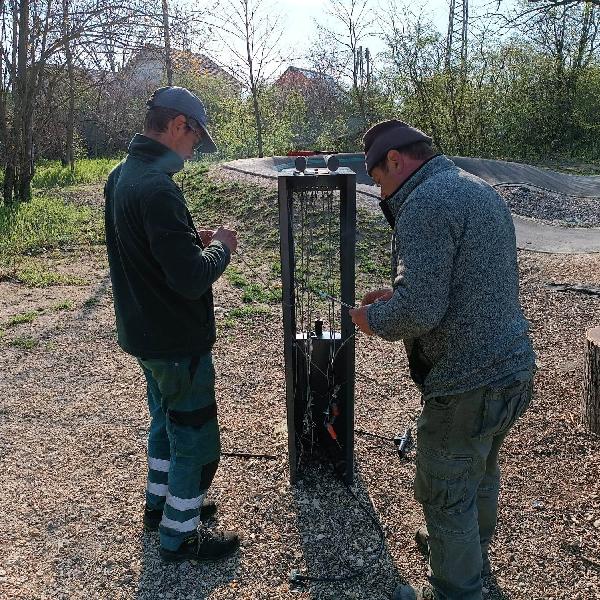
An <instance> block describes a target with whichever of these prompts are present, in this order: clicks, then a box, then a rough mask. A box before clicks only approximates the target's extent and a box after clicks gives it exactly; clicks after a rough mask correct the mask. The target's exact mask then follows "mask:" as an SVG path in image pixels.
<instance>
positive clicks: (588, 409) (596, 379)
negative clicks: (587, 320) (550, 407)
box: [581, 327, 600, 435]
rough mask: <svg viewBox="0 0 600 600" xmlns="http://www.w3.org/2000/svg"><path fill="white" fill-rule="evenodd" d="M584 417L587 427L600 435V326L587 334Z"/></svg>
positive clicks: (582, 405)
mask: <svg viewBox="0 0 600 600" xmlns="http://www.w3.org/2000/svg"><path fill="white" fill-rule="evenodd" d="M585 338H586V342H585V356H584V367H583V401H582V403H581V412H582V419H583V424H584V426H585V428H586V429H587V430H588V431H590V432H591V433H596V434H598V435H600V327H594V328H593V329H590V330H588V331H587V332H586V335H585Z"/></svg>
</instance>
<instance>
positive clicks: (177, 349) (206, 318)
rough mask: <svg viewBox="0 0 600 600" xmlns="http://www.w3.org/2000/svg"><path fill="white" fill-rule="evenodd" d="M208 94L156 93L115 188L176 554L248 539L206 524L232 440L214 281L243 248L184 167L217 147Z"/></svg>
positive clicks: (119, 248) (127, 308)
mask: <svg viewBox="0 0 600 600" xmlns="http://www.w3.org/2000/svg"><path fill="white" fill-rule="evenodd" d="M206 122H207V117H206V112H205V110H204V106H203V104H202V102H201V101H200V99H199V98H197V97H196V96H195V95H194V94H192V93H191V92H189V91H188V90H186V89H184V88H180V87H166V88H160V89H158V90H156V91H155V92H154V94H153V96H152V97H151V98H150V100H149V101H148V110H147V112H146V118H145V124H144V134H143V135H141V134H136V135H135V137H134V138H133V140H132V141H131V143H130V145H129V150H128V156H127V158H126V159H125V160H124V161H123V162H121V163H120V164H119V165H118V166H117V167H116V168H115V169H114V170H113V171H112V172H111V173H110V175H109V177H108V181H107V183H106V186H105V188H104V196H105V199H106V208H105V225H106V245H107V249H108V261H109V265H110V276H111V280H112V288H113V297H114V305H115V315H116V322H117V336H118V342H119V345H120V346H121V348H123V350H125V352H128V353H129V354H132V355H133V356H135V357H136V358H137V359H138V362H139V364H140V366H141V368H142V370H143V372H144V375H145V377H146V381H147V395H148V408H149V410H150V417H151V423H150V432H149V435H148V482H147V488H146V508H145V511H144V527H145V528H146V530H149V531H156V530H159V532H160V554H161V556H162V557H163V559H165V560H167V561H179V560H185V559H188V558H192V559H195V560H215V559H219V558H222V557H225V556H227V555H229V554H231V553H232V552H234V551H235V550H236V549H237V547H238V546H239V540H238V537H237V536H236V535H235V534H233V533H227V532H220V533H215V532H212V531H209V530H208V529H207V528H206V527H204V526H202V520H204V519H207V518H208V517H210V515H211V514H213V513H214V512H215V510H216V506H215V504H214V502H205V496H206V492H207V490H208V488H209V486H210V484H211V482H212V480H213V477H214V475H215V473H216V470H217V466H218V464H219V457H220V441H219V426H218V422H217V406H216V402H215V385H214V383H215V373H214V368H213V363H212V354H211V349H212V346H213V344H214V343H215V339H216V328H215V318H214V311H213V297H212V288H211V286H212V284H213V283H214V282H215V281H216V280H217V279H218V278H219V277H220V276H221V275H222V273H223V271H224V270H225V268H226V267H227V265H228V263H229V261H230V258H231V253H232V252H234V251H235V249H236V247H237V234H236V232H235V231H234V230H232V229H229V228H227V227H219V228H218V229H216V230H215V231H210V230H200V231H197V230H196V229H195V227H194V223H193V222H192V217H191V215H190V213H189V211H188V209H187V207H186V203H185V199H184V197H183V194H182V193H181V190H180V189H179V188H178V186H177V185H176V184H175V183H174V182H173V179H172V176H173V174H174V173H176V172H177V171H180V170H181V169H182V168H183V162H184V160H185V159H187V158H191V157H192V156H193V153H194V148H196V149H198V150H199V151H201V152H214V151H215V150H216V146H215V144H214V142H213V141H212V139H211V137H210V135H209V133H208V131H207V129H206Z"/></svg>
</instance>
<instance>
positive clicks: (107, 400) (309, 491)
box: [0, 249, 600, 600]
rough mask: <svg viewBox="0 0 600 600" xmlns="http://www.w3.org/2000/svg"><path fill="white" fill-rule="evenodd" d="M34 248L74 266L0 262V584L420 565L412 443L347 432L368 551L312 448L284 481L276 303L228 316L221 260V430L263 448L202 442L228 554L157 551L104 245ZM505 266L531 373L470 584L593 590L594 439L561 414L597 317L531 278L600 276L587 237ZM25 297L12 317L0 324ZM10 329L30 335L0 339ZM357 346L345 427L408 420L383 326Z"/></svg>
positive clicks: (407, 569) (232, 585) (396, 427)
mask: <svg viewBox="0 0 600 600" xmlns="http://www.w3.org/2000/svg"><path fill="white" fill-rule="evenodd" d="M42 258H43V259H44V260H46V261H47V264H48V265H49V266H50V268H52V269H55V270H61V269H67V268H76V269H77V272H78V274H80V275H81V276H86V277H87V279H88V280H89V282H90V283H89V285H82V286H77V287H75V286H71V287H60V288H59V287H54V288H47V289H28V288H26V287H24V286H22V285H19V284H16V283H14V282H10V281H4V282H0V327H3V328H4V330H5V333H4V335H3V337H2V338H1V339H0V361H1V364H2V365H3V369H2V377H0V397H1V398H2V405H1V409H0V488H1V489H2V494H1V495H0V515H1V518H2V524H3V526H2V528H1V529H0V553H1V555H2V560H1V561H0V563H1V566H0V598H3V599H4V598H6V599H7V600H8V599H10V600H12V599H17V598H18V599H26V600H77V599H82V600H83V599H85V600H91V599H99V600H112V599H128V600H155V599H171V600H188V599H190V598H194V599H201V598H202V599H204V598H210V599H213V600H228V599H241V600H272V599H276V600H277V599H286V600H290V599H294V598H297V599H299V600H309V599H310V600H344V599H356V600H359V599H360V600H384V599H387V598H390V597H391V593H392V591H393V589H394V586H395V584H396V583H397V582H398V581H406V580H408V581H411V582H424V581H425V573H426V564H425V561H424V559H423V558H422V557H421V556H420V555H419V553H418V551H417V549H416V546H415V544H414V542H413V535H414V531H415V530H416V528H417V527H418V525H419V524H420V523H421V519H422V516H421V510H420V507H419V506H418V504H417V503H416V502H415V501H414V499H413V494H412V487H411V486H412V479H413V476H414V469H415V467H414V450H413V451H411V452H410V453H409V455H408V457H407V459H403V460H400V459H399V458H398V456H397V454H396V451H395V448H394V446H393V444H392V443H391V442H387V441H385V440H381V439H377V438H373V437H369V436H364V435H357V436H356V479H355V484H354V486H353V490H354V493H355V495H356V496H357V497H358V499H359V500H360V501H361V503H362V504H364V505H365V506H366V507H367V509H368V510H369V511H371V514H372V515H373V516H374V517H375V518H376V520H377V521H378V522H379V524H380V525H381V527H382V528H383V530H384V532H385V538H384V545H383V547H382V549H381V552H380V551H379V545H380V539H381V538H380V535H379V533H378V531H377V528H376V527H374V525H373V524H372V522H371V521H370V520H369V519H368V518H367V517H366V515H365V514H364V512H363V510H362V509H361V508H360V507H359V506H358V504H357V500H356V499H355V498H353V497H352V496H351V495H350V494H349V493H348V491H347V490H346V488H345V487H344V486H343V485H342V484H340V483H339V482H338V481H336V479H335V478H334V477H333V475H332V472H331V469H330V468H329V467H328V466H327V464H323V465H322V466H320V467H319V466H316V467H314V468H313V469H312V470H310V471H309V472H308V473H307V476H306V478H305V479H304V480H303V481H302V483H300V484H298V485H297V486H295V487H291V486H290V485H289V483H288V465H287V434H286V429H285V401H284V381H283V358H282V334H281V332H282V326H281V311H280V307H278V306H272V307H270V313H269V314H268V315H259V316H256V317H254V318H253V319H252V320H244V319H236V320H234V321H235V322H234V325H233V326H231V319H227V316H228V315H229V314H230V312H231V310H232V309H233V308H236V307H239V306H240V305H241V301H240V298H239V295H240V294H239V290H238V289H235V288H233V287H231V286H230V284H229V283H228V282H227V281H224V280H220V281H219V282H218V285H217V287H216V290H215V297H216V299H217V303H218V305H219V307H220V309H219V311H218V313H219V315H220V317H219V318H220V321H219V323H220V334H219V342H218V344H217V346H216V348H215V362H216V370H217V382H218V389H217V395H218V403H219V419H220V423H221V426H222V446H223V450H224V451H244V452H257V453H263V454H271V455H274V456H275V457H276V458H275V460H260V459H249V460H244V459H240V458H235V457H227V456H224V457H223V459H222V461H221V466H220V469H219V471H218V473H217V476H216V479H215V482H214V485H213V488H212V489H211V496H212V497H213V498H215V499H216V500H217V502H218V503H219V512H218V514H217V519H216V522H215V525H216V526H218V527H219V528H229V529H235V530H238V531H239V532H240V534H241V535H242V537H243V544H242V548H241V551H240V552H239V553H238V554H236V555H235V556H234V557H232V558H231V559H229V560H227V561H225V562H222V563H216V564H194V563H190V562H188V563H184V564H181V565H167V564H163V563H162V562H161V560H160V558H159V556H158V539H157V536H156V534H148V533H144V532H143V530H142V507H143V493H144V485H145V437H146V433H147V428H148V416H147V408H146V406H145V400H144V383H143V377H142V375H141V373H140V370H139V367H138V366H137V364H136V362H135V360H134V359H133V358H131V357H129V356H127V355H125V354H123V353H122V352H121V351H120V350H119V349H118V347H117V346H116V343H115V331H114V318H113V312H112V304H111V302H112V300H111V295H110V287H109V285H108V273H107V267H106V263H105V259H104V253H103V250H102V249H99V250H98V252H95V253H82V254H73V255H71V256H69V257H67V258H68V260H64V262H61V263H59V262H57V258H56V257H53V256H51V255H48V256H46V257H42ZM63 259H64V257H63ZM40 260H41V259H40ZM246 260H248V261H249V263H251V264H253V260H252V258H251V257H250V258H248V257H246ZM73 265H76V267H73ZM237 266H238V268H239V269H240V270H241V271H245V270H246V267H245V266H244V265H243V264H239V265H237ZM520 267H521V275H522V281H521V284H522V299H523V303H524V307H525V312H526V316H527V317H528V318H529V319H530V321H531V324H532V335H533V340H534V344H535V348H536V351H537V352H538V355H539V361H538V362H539V373H538V375H537V378H536V382H535V400H534V403H533V406H532V407H531V408H530V410H528V412H527V413H526V414H525V415H524V417H523V418H522V419H521V421H520V422H519V424H518V425H517V427H516V429H515V430H514V432H513V434H512V435H511V436H510V437H509V438H508V439H507V442H506V445H505V448H504V453H503V455H502V469H503V486H502V491H501V508H500V515H499V527H498V536H497V539H496V541H495V543H494V544H493V547H492V551H491V558H492V565H493V570H494V577H493V578H492V579H490V580H487V581H486V582H485V586H486V588H485V589H486V592H485V598H486V599H487V598H490V599H494V600H496V599H500V598H511V599H513V600H542V599H544V600H546V599H550V598H552V599H554V600H558V599H565V600H566V599H569V600H590V599H594V598H600V439H599V438H598V437H594V436H591V435H589V434H587V433H586V432H585V431H583V430H582V428H581V426H580V425H579V410H580V407H579V405H580V398H581V390H580V387H581V373H582V349H583V339H584V332H585V330H586V329H588V328H590V327H592V326H595V325H598V322H599V320H600V304H599V300H598V298H597V297H592V296H584V295H578V294H575V293H571V292H568V293H559V292H555V291H552V290H549V289H548V288H547V287H546V285H545V283H546V282H548V281H556V282H558V281H573V282H574V281H585V282H587V283H589V284H593V285H599V284H600V255H574V256H565V255H560V256H558V255H548V254H534V253H527V252H522V253H520ZM247 275H248V276H250V275H251V274H250V273H247ZM265 276H266V274H265ZM61 299H70V300H72V302H73V304H72V306H71V307H70V309H69V310H59V309H57V308H56V306H57V302H58V301H59V300H61ZM37 309H39V310H38V316H37V317H36V318H35V319H34V320H33V321H32V322H31V323H21V324H18V325H13V326H10V327H9V326H7V323H8V321H9V319H10V318H11V317H12V316H14V315H16V314H19V313H23V312H26V311H31V310H37ZM227 321H228V322H227ZM25 337H28V338H31V339H33V340H36V341H37V345H35V346H34V347H32V348H31V349H29V350H26V349H23V348H22V347H19V346H15V345H13V343H14V342H15V341H16V340H18V339H23V338H25ZM356 365H357V366H356V369H357V378H356V427H357V428H359V429H362V430H365V431H368V432H372V433H375V434H378V435H382V436H387V437H392V436H394V435H395V434H396V433H397V432H403V431H404V429H405V427H406V426H408V425H410V424H412V423H414V420H415V418H416V416H417V415H418V413H419V409H420V400H419V395H418V392H417V390H416V388H415V386H414V385H413V384H412V383H411V381H410V379H409V377H408V374H407V364H406V358H405V355H404V351H403V350H402V345H401V344H389V343H386V342H384V341H382V340H376V339H367V338H366V337H364V336H358V337H357V350H356ZM373 563H375V564H373ZM361 568H362V569H365V571H364V573H363V575H362V576H361V577H358V578H355V579H352V580H351V581H346V582H339V583H329V584H325V583H309V584H308V585H307V586H306V587H294V586H290V584H289V582H288V577H289V575H290V573H291V572H292V571H294V570H298V571H300V572H301V573H303V574H307V573H308V574H310V575H313V576H325V577H327V576H337V575H340V574H343V573H348V572H349V569H361Z"/></svg>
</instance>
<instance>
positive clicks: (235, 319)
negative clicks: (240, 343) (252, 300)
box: [222, 304, 271, 327]
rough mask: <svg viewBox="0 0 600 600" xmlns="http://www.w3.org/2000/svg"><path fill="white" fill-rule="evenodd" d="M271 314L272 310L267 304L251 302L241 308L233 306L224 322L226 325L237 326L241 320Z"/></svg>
mask: <svg viewBox="0 0 600 600" xmlns="http://www.w3.org/2000/svg"><path fill="white" fill-rule="evenodd" d="M270 314H271V310H270V309H269V308H268V307H267V306H262V305H260V304H251V305H246V306H241V307H239V308H232V309H231V310H230V311H229V312H228V313H227V316H226V317H225V318H224V319H223V321H222V323H223V326H224V327H235V325H236V324H237V323H239V322H241V321H251V320H252V319H254V318H256V317H261V316H265V315H270Z"/></svg>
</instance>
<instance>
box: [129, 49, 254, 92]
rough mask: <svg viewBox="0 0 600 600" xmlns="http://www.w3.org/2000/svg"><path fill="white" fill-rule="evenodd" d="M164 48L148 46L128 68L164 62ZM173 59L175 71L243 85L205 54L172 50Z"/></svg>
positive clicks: (238, 85)
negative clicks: (189, 72)
mask: <svg viewBox="0 0 600 600" xmlns="http://www.w3.org/2000/svg"><path fill="white" fill-rule="evenodd" d="M164 53H165V50H164V48H162V47H160V46H156V45H154V44H146V45H145V46H144V47H143V48H141V49H140V51H139V52H138V53H137V54H136V55H135V56H134V57H133V58H132V59H131V60H130V61H129V64H128V67H129V68H132V67H135V66H136V65H139V64H140V63H143V62H144V61H147V60H161V61H163V60H164ZM171 59H172V61H173V69H174V70H175V71H177V70H188V71H193V72H195V73H196V74H199V75H202V74H204V75H211V76H212V77H220V78H222V79H225V80H226V81H227V82H228V83H230V84H232V85H233V86H235V87H240V86H241V85H242V84H241V83H240V81H238V80H237V79H236V78H235V77H233V75H231V74H230V73H228V72H227V71H226V70H225V69H223V68H222V67H220V66H219V65H218V64H217V63H216V62H215V61H214V60H212V59H211V58H209V57H208V56H206V55H205V54H197V53H195V52H190V51H189V50H177V49H175V48H173V49H172V50H171Z"/></svg>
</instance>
